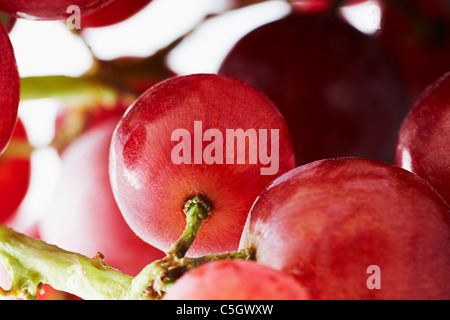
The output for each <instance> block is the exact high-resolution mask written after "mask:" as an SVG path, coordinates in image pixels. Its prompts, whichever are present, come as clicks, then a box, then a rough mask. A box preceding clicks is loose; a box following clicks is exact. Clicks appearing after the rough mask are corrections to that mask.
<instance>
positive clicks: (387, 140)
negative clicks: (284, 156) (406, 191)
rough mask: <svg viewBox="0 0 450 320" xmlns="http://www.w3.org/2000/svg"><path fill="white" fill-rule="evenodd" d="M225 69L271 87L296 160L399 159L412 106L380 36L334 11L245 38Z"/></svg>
mask: <svg viewBox="0 0 450 320" xmlns="http://www.w3.org/2000/svg"><path fill="white" fill-rule="evenodd" d="M219 73H220V74H224V75H228V76H232V77H236V78H238V79H241V80H243V81H244V82H246V83H248V84H250V85H252V86H254V87H255V88H256V89H259V90H260V91H261V92H263V93H265V94H266V95H267V96H268V97H269V98H270V99H271V100H272V101H273V102H274V104H275V105H276V106H277V107H278V108H279V109H280V112H281V113H282V114H283V115H284V117H285V119H286V122H287V124H288V127H289V130H290V133H291V137H292V141H293V145H294V150H295V155H296V161H297V164H304V163H308V162H311V161H314V160H319V159H323V158H330V157H338V156H359V157H366V158H373V159H376V160H382V161H386V162H394V152H393V150H394V149H395V141H396V137H397V133H398V130H399V128H400V126H401V122H402V120H403V118H404V116H405V115H406V113H407V111H408V109H409V108H408V105H407V99H406V95H405V93H404V88H403V86H402V83H401V81H400V80H399V76H398V75H397V72H396V71H395V68H394V67H393V66H392V64H391V63H390V60H389V58H388V57H387V55H386V54H385V52H384V51H383V50H382V49H381V47H380V46H379V45H378V43H377V42H376V40H375V39H373V38H372V37H369V36H367V35H364V34H362V33H361V32H359V31H357V30H356V29H354V28H353V27H352V26H350V25H349V24H348V23H346V22H344V21H342V20H341V19H339V18H338V17H336V16H334V15H331V14H298V13H293V14H290V15H288V16H287V17H284V18H282V19H280V20H278V21H275V22H272V23H269V24H266V25H264V26H261V27H259V28H257V29H256V30H254V31H252V32H250V33H249V34H247V35H246V36H244V37H243V38H242V39H241V40H240V41H239V42H238V43H236V44H235V46H234V48H233V49H232V50H231V52H229V54H228V56H227V57H226V58H225V60H224V61H223V63H222V66H221V67H220V70H219Z"/></svg>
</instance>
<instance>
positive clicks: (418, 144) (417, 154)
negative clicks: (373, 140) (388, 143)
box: [397, 73, 450, 204]
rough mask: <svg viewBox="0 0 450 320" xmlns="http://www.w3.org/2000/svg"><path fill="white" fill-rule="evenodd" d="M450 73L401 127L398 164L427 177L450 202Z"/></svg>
mask: <svg viewBox="0 0 450 320" xmlns="http://www.w3.org/2000/svg"><path fill="white" fill-rule="evenodd" d="M449 141H450V73H447V74H445V75H444V76H442V77H441V78H440V79H439V80H437V81H435V82H434V83H433V84H432V85H431V86H429V88H428V90H426V91H425V92H424V94H423V95H422V97H421V98H420V100H419V101H417V103H416V104H415V105H414V107H413V108H412V110H411V111H410V113H409V114H408V116H407V118H406V120H405V122H404V124H403V127H402V129H401V130H400V134H399V139H398V144H397V164H398V165H400V166H402V167H403V168H405V169H407V170H410V171H412V172H414V173H416V174H417V175H419V176H420V177H422V178H423V179H425V180H427V181H428V182H429V183H430V184H431V185H432V186H433V187H434V188H435V189H436V190H437V191H438V192H439V194H441V195H442V197H444V199H445V200H446V201H447V203H449V204H450V165H449V164H450V149H449Z"/></svg>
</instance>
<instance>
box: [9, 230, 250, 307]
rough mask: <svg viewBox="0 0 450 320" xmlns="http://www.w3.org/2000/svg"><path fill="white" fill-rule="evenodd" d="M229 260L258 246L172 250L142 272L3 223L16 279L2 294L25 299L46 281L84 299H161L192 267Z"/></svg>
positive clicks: (243, 254) (14, 278)
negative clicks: (199, 252) (198, 252)
mask: <svg viewBox="0 0 450 320" xmlns="http://www.w3.org/2000/svg"><path fill="white" fill-rule="evenodd" d="M224 259H246V260H250V259H251V260H254V259H255V252H254V251H253V250H251V249H250V250H243V251H239V252H227V253H221V254H217V255H206V256H203V257H199V258H179V257H178V256H176V255H168V256H166V257H165V258H163V259H161V260H157V261H154V262H152V263H151V264H149V265H148V266H147V267H145V268H144V269H143V270H142V271H141V272H140V273H139V274H138V275H137V276H136V277H134V278H133V277H131V276H129V275H126V274H123V273H121V272H120V271H118V270H116V269H114V268H113V267H111V266H110V265H108V264H107V263H105V262H104V261H103V256H102V255H101V254H100V253H99V254H97V256H96V257H94V258H92V259H91V258H87V257H85V256H83V255H81V254H78V253H75V252H70V251H66V250H63V249H61V248H58V247H57V246H54V245H50V244H47V243H45V242H44V241H41V240H38V239H35V238H32V237H28V236H26V235H24V234H21V233H18V232H16V231H14V230H12V229H10V228H7V227H5V226H2V225H0V265H4V266H5V267H6V268H7V269H8V271H9V273H10V278H11V280H12V281H11V288H10V289H9V290H4V289H1V288H0V295H4V296H14V297H19V298H24V299H34V298H36V297H37V294H38V292H39V289H40V287H41V285H42V284H45V283H47V284H49V285H50V286H52V287H53V288H54V289H56V290H60V291H64V292H68V293H71V294H74V295H76V296H78V297H80V298H82V299H96V300H98V299H102V300H103V299H108V300H125V299H126V300H150V299H160V298H161V297H162V296H163V295H164V293H165V292H167V290H169V289H170V287H171V286H172V285H173V283H174V282H175V281H176V280H177V279H178V278H179V277H181V276H182V275H183V274H184V273H186V272H188V271H189V270H191V269H193V268H195V267H197V266H199V265H202V264H204V263H207V262H211V261H215V260H224Z"/></svg>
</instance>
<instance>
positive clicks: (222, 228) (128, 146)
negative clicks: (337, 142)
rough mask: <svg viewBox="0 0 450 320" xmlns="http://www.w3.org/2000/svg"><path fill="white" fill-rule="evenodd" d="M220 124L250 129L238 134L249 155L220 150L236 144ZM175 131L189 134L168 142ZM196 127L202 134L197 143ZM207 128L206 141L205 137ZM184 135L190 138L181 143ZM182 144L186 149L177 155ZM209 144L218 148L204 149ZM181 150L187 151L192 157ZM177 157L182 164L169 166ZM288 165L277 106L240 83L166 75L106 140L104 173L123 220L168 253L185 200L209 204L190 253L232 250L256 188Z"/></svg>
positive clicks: (181, 226)
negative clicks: (107, 165)
mask: <svg viewBox="0 0 450 320" xmlns="http://www.w3.org/2000/svg"><path fill="white" fill-rule="evenodd" d="M194 122H195V123H194ZM199 125H200V127H201V128H199ZM194 127H195V129H194ZM209 129H211V130H209ZM214 129H215V130H214ZM227 129H229V130H230V131H232V130H237V129H242V133H244V132H245V133H248V134H249V137H246V138H244V139H245V141H249V142H248V143H245V142H244V143H245V144H246V145H247V146H248V152H247V149H246V150H245V153H243V152H244V151H243V150H242V149H241V148H240V147H239V146H238V147H237V148H235V149H234V150H235V151H234V152H231V151H233V150H231V149H228V148H223V150H220V149H222V147H223V146H224V145H225V140H228V142H230V143H234V142H235V141H234V140H235V139H233V140H231V139H226V138H225V133H226V132H227ZM180 130H181V131H182V132H183V134H185V135H186V134H187V135H189V136H188V137H183V138H182V139H183V142H179V143H177V142H174V141H175V140H176V139H179V140H178V141H180V140H181V139H180V137H176V138H175V139H174V136H173V135H174V134H178V133H179V132H180ZM252 130H253V133H255V135H256V132H259V136H260V139H259V144H258V142H256V143H253V142H255V141H254V140H253V138H252V137H251V136H252V134H251V131H252ZM201 131H205V136H204V137H203V138H204V141H203V142H202V141H201V139H202V135H203V132H201ZM262 131H265V133H266V138H267V139H266V141H264V137H263V134H262V133H261V132H262ZM276 132H277V133H278V136H279V139H276V138H277V137H276ZM207 133H208V134H211V137H210V139H209V141H212V142H211V143H209V142H206V140H208V137H207ZM235 133H236V132H235ZM220 135H222V137H221V136H220ZM190 137H193V140H194V141H193V142H191V143H188V142H187V141H188V140H187V139H188V138H190ZM213 137H214V138H213ZM241 137H242V135H241ZM198 138H200V141H198ZM220 138H222V139H223V141H221V140H220ZM250 138H251V140H250ZM185 139H186V140H185ZM256 139H257V138H256ZM239 140H240V141H242V140H241V139H239ZM252 141H253V142H252ZM182 143H184V145H185V146H186V149H184V150H183V157H184V158H183V159H180V158H179V157H178V156H179V155H180V154H181V153H180V151H181V150H179V147H180V146H181V145H182ZM267 143H268V144H267ZM213 144H214V145H215V146H216V147H217V148H214V150H211V148H212V145H213ZM192 145H193V147H192ZM258 145H259V157H260V158H259V159H260V161H257V162H256V163H255V164H253V163H250V160H251V159H253V158H254V157H253V156H255V157H256V156H257V154H258V153H256V150H255V149H256V148H258ZM187 147H190V148H191V150H192V153H193V154H194V158H195V159H194V161H193V162H192V157H191V155H190V152H189V151H188V150H187ZM276 147H278V148H279V149H278V151H279V152H278V153H276ZM199 148H201V150H200V151H199V150H198V149H199ZM225 149H227V150H228V151H227V152H225ZM202 150H204V151H202ZM269 150H270V151H269ZM208 151H209V152H210V153H209V154H208ZM214 151H215V152H214ZM221 151H223V152H221ZM236 151H237V156H238V160H237V161H239V159H240V160H245V161H244V162H245V163H243V164H238V163H236V164H232V163H231V161H229V160H230V159H233V160H234V159H235V158H236ZM269 152H270V154H271V156H270V157H272V159H273V161H270V162H271V164H270V165H269V164H268V162H267V161H261V159H262V158H261V156H263V158H264V154H266V155H268V153H269ZM226 153H228V154H229V155H231V157H226ZM230 153H231V154H230ZM174 155H175V159H174V157H173V156H174ZM198 156H199V157H200V159H199V158H198ZM202 156H204V157H203V158H204V159H202ZM241 156H245V159H242V158H241ZM179 160H183V161H184V162H182V163H180V164H175V163H179V162H180V161H179ZM187 160H189V162H192V163H191V164H188V161H187ZM253 160H254V159H253ZM256 160H257V159H256ZM237 161H236V162H237ZM221 162H222V163H223V164H221ZM233 162H234V161H233ZM208 163H211V164H208ZM263 163H265V164H263ZM269 167H270V168H271V169H269ZM293 167H294V155H293V151H292V146H291V143H290V137H289V134H288V130H287V127H286V124H285V122H284V120H283V118H282V116H281V115H280V113H279V112H278V110H277V109H276V107H275V106H274V105H273V104H272V103H271V102H270V101H269V100H268V99H267V98H266V97H265V96H264V95H263V94H261V93H260V92H258V91H257V90H255V89H253V88H252V87H250V86H248V85H246V84H245V83H243V82H241V81H238V80H235V79H231V78H228V77H225V76H219V75H212V74H211V75H208V74H196V75H190V76H180V77H173V78H170V79H168V80H166V81H163V82H161V83H159V84H157V85H156V86H154V87H152V88H151V89H149V90H148V91H146V92H145V93H144V94H143V95H142V96H141V97H140V98H139V99H138V100H137V101H136V102H135V103H134V104H133V105H132V106H131V107H130V108H129V109H128V110H127V112H126V113H125V116H124V117H123V118H122V120H121V121H120V123H119V125H118V127H117V129H116V131H115V133H114V135H113V139H112V144H111V156H110V176H111V182H112V187H113V192H114V195H115V198H116V201H117V203H118V205H119V208H120V210H121V212H122V214H123V215H124V217H125V220H126V221H127V222H128V224H129V225H130V226H131V228H132V229H133V230H134V231H135V232H136V234H138V235H139V236H140V237H141V238H142V239H144V241H147V242H148V243H150V244H151V245H153V246H155V247H157V248H159V249H161V250H163V251H168V250H169V249H170V248H171V244H172V243H174V242H175V241H176V240H177V239H178V238H179V237H180V236H181V234H182V233H183V230H184V229H185V226H186V216H185V214H184V212H183V207H184V204H185V202H186V201H187V200H188V199H190V198H192V197H194V196H202V197H203V198H204V199H206V200H207V201H208V202H209V203H210V205H211V207H212V210H211V214H210V215H209V216H208V218H207V220H206V221H205V222H204V224H203V226H202V227H201V229H200V231H199V233H198V235H197V237H196V239H195V242H194V244H193V246H192V247H191V249H190V250H189V251H188V254H189V256H198V255H203V254H208V253H221V252H226V251H234V250H236V249H237V247H238V243H239V239H240V236H241V232H242V229H243V226H244V223H245V219H246V217H247V214H248V212H249V210H250V207H251V205H252V203H253V202H254V200H255V198H256V197H257V195H258V194H259V192H260V191H261V190H262V189H263V188H264V187H265V186H266V185H267V184H268V183H269V182H270V181H272V180H273V179H274V178H276V177H277V176H278V175H280V174H282V173H284V172H286V171H288V170H290V169H292V168H293ZM264 170H270V171H271V172H264ZM263 173H264V174H263Z"/></svg>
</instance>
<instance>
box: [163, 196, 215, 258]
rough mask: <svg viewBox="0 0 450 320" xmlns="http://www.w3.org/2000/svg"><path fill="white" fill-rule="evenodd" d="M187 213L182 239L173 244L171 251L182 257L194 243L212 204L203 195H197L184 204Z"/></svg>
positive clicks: (171, 253)
mask: <svg viewBox="0 0 450 320" xmlns="http://www.w3.org/2000/svg"><path fill="white" fill-rule="evenodd" d="M183 210H184V213H185V214H186V228H185V230H184V231H183V234H182V235H181V237H180V239H178V241H177V242H175V243H174V244H173V245H172V249H171V250H170V251H169V253H168V254H169V255H170V256H175V257H177V258H182V257H184V255H185V254H186V252H187V251H188V250H189V248H190V247H191V246H192V244H193V243H194V240H195V237H196V236H197V233H198V231H199V230H200V227H201V226H202V224H203V222H204V221H205V220H206V219H207V218H208V216H209V215H210V212H211V206H210V204H209V203H208V202H207V201H206V200H205V199H204V198H203V197H201V196H195V197H194V198H191V199H189V200H187V201H186V204H185V205H184V209H183Z"/></svg>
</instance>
